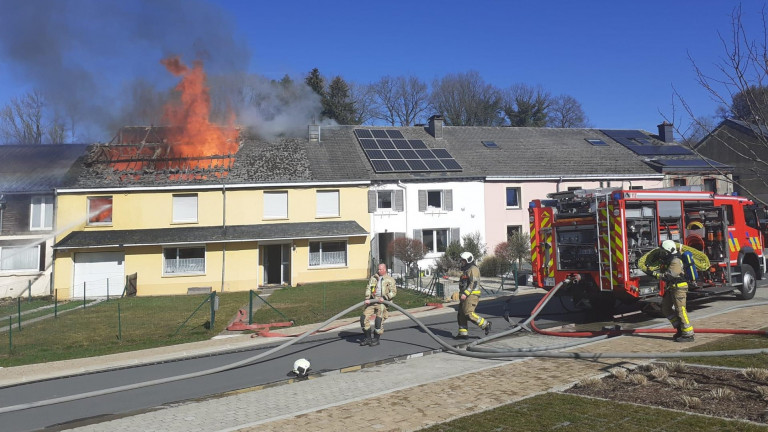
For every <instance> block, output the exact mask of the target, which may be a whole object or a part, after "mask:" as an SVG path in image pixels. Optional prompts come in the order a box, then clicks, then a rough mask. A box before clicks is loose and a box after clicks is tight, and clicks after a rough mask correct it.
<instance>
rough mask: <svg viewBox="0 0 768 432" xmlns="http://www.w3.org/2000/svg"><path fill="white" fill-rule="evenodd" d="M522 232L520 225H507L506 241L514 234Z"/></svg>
mask: <svg viewBox="0 0 768 432" xmlns="http://www.w3.org/2000/svg"><path fill="white" fill-rule="evenodd" d="M521 232H523V227H522V226H520V225H507V240H509V238H510V237H512V236H513V235H515V234H520V233H521Z"/></svg>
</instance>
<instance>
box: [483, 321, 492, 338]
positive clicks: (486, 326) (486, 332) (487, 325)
mask: <svg viewBox="0 0 768 432" xmlns="http://www.w3.org/2000/svg"><path fill="white" fill-rule="evenodd" d="M483 330H485V335H486V336H488V334H489V333H490V332H491V322H490V321H488V322H487V323H486V324H485V327H483Z"/></svg>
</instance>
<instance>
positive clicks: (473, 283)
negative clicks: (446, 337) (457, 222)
mask: <svg viewBox="0 0 768 432" xmlns="http://www.w3.org/2000/svg"><path fill="white" fill-rule="evenodd" d="M460 256H461V263H460V267H461V271H462V274H461V279H459V294H460V297H459V298H460V300H461V301H460V302H459V311H458V314H457V316H456V318H457V320H458V322H459V333H458V334H456V336H455V339H468V338H469V330H468V329H467V321H472V322H473V323H475V324H476V325H477V326H478V327H480V328H481V329H483V330H485V334H486V335H488V333H490V332H491V322H490V321H488V320H486V319H485V318H483V317H481V316H479V315H478V314H476V313H475V308H476V307H477V304H478V303H479V302H480V286H479V285H480V269H478V268H477V266H476V265H475V257H474V256H473V255H472V253H470V252H462V253H461V255H460Z"/></svg>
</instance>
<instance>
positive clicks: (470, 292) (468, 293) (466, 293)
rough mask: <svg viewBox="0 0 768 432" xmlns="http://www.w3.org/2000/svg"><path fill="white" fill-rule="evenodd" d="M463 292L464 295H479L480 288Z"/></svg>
mask: <svg viewBox="0 0 768 432" xmlns="http://www.w3.org/2000/svg"><path fill="white" fill-rule="evenodd" d="M463 294H464V295H476V296H479V295H480V290H474V291H470V290H464V291H463Z"/></svg>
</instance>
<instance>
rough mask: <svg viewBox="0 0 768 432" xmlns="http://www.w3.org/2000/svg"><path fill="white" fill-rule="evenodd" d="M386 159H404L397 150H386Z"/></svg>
mask: <svg viewBox="0 0 768 432" xmlns="http://www.w3.org/2000/svg"><path fill="white" fill-rule="evenodd" d="M384 157H385V158H386V159H402V158H403V157H402V156H401V155H400V152H399V151H397V150H384Z"/></svg>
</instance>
